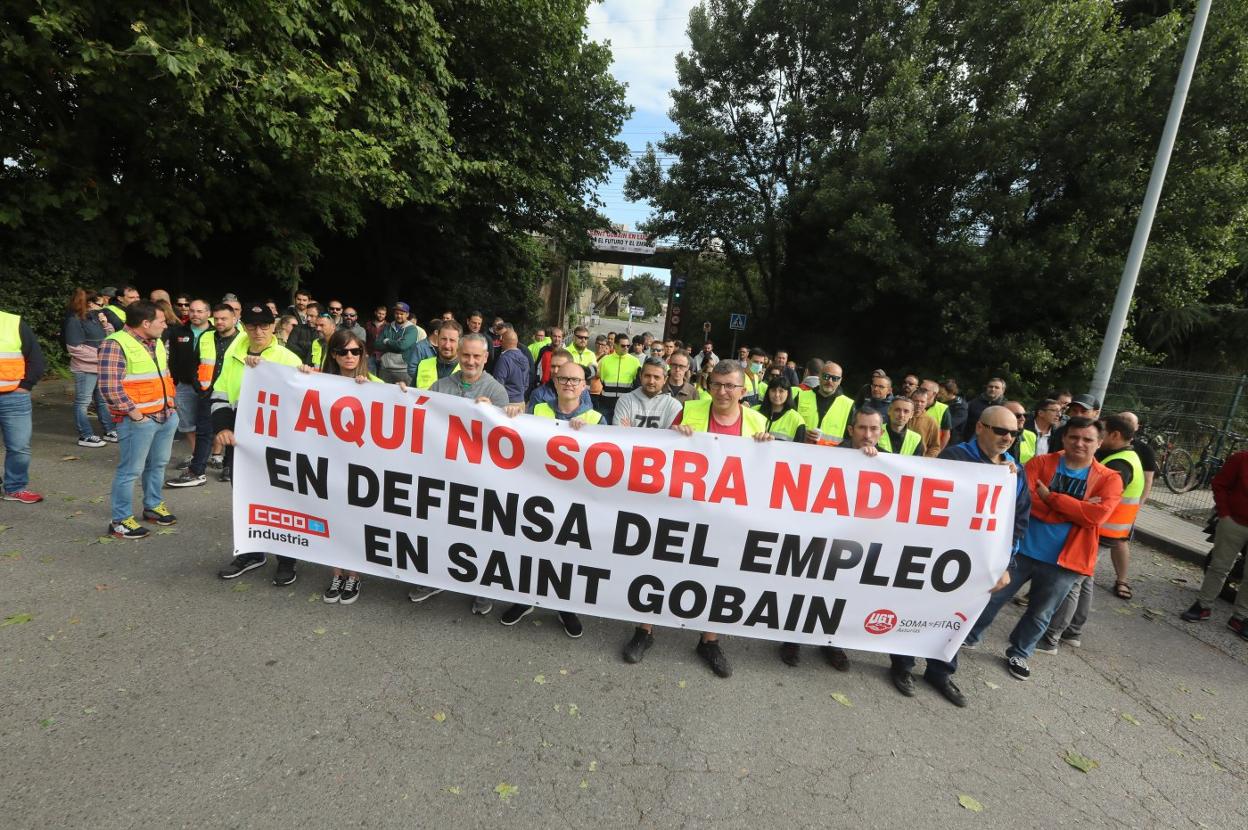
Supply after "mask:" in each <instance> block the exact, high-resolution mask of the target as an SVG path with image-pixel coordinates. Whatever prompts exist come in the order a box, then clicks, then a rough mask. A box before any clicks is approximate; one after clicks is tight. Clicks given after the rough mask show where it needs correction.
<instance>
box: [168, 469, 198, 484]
mask: <svg viewBox="0 0 1248 830" xmlns="http://www.w3.org/2000/svg"><path fill="white" fill-rule="evenodd" d="M207 481H208V476H206V475H204V474H203V473H200V474H199V475H195V474H194V473H192V472H191V471H190V470H184V471H183V472H182V475H180V476H178V477H177V478H171V479H169V480H168V481H166V482H165V486H166V487H202V486H204V484H205V483H206V482H207Z"/></svg>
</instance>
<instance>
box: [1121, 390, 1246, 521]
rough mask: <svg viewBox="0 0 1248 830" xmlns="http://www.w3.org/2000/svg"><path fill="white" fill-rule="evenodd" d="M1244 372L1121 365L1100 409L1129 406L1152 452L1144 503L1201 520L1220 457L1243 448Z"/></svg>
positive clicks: (1210, 499) (1210, 497) (1205, 514)
mask: <svg viewBox="0 0 1248 830" xmlns="http://www.w3.org/2000/svg"><path fill="white" fill-rule="evenodd" d="M1246 395H1248V375H1238V376H1236V375H1213V374H1207V373H1204V372H1182V371H1177V370H1173V369H1140V368H1133V369H1124V370H1122V371H1121V372H1119V373H1117V374H1116V375H1115V377H1114V379H1113V381H1112V382H1111V383H1110V387H1109V393H1108V395H1107V396H1106V400H1105V407H1104V409H1103V410H1102V411H1103V412H1106V413H1109V412H1121V411H1123V410H1130V411H1132V412H1134V413H1135V414H1136V415H1138V416H1139V418H1140V425H1141V431H1142V432H1143V435H1142V436H1141V437H1143V438H1144V439H1145V440H1148V441H1150V442H1151V444H1152V447H1153V450H1154V452H1156V453H1157V467H1158V472H1157V477H1156V480H1155V481H1154V483H1153V490H1152V494H1151V495H1150V497H1149V502H1150V503H1151V504H1153V505H1154V506H1157V507H1162V508H1165V509H1167V510H1169V511H1170V512H1172V513H1174V514H1176V515H1178V516H1181V517H1183V518H1186V519H1189V520H1191V521H1193V522H1195V523H1198V524H1204V522H1205V520H1206V519H1207V517H1208V515H1209V509H1210V508H1212V507H1213V494H1212V492H1211V491H1210V489H1209V483H1210V482H1211V481H1212V480H1213V476H1214V475H1215V474H1216V473H1217V472H1218V470H1219V469H1221V466H1222V462H1223V461H1224V460H1225V459H1226V458H1227V457H1228V456H1229V455H1230V454H1231V453H1232V452H1234V451H1236V450H1237V449H1243V448H1245V447H1248V435H1245V433H1248V401H1245V396H1246Z"/></svg>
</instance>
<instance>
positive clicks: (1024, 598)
mask: <svg viewBox="0 0 1248 830" xmlns="http://www.w3.org/2000/svg"><path fill="white" fill-rule="evenodd" d="M1010 601H1011V602H1013V603H1014V604H1015V605H1019V606H1022V607H1023V608H1026V607H1027V603H1029V602H1031V597H1030V596H1029V595H1028V594H1016V595H1015V596H1014V599H1012V600H1010Z"/></svg>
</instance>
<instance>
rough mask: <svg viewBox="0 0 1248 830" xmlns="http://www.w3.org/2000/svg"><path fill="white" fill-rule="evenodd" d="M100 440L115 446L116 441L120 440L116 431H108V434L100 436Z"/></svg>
mask: <svg viewBox="0 0 1248 830" xmlns="http://www.w3.org/2000/svg"><path fill="white" fill-rule="evenodd" d="M100 439H101V440H103V441H107V442H108V443H110V444H116V443H117V442H118V441H120V440H121V438H120V437H118V435H117V430H115V429H110V430H109V431H108V432H106V433H104V434H103V435H101V436H100Z"/></svg>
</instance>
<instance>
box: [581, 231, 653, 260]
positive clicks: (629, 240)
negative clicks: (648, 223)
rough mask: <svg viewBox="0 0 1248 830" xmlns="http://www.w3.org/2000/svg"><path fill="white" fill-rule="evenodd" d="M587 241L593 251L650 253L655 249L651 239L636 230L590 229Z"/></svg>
mask: <svg viewBox="0 0 1248 830" xmlns="http://www.w3.org/2000/svg"><path fill="white" fill-rule="evenodd" d="M589 241H590V245H591V247H593V249H594V250H595V251H617V252H620V253H625V254H652V253H654V252H655V251H656V250H657V248H656V247H655V244H654V240H653V239H651V238H650V237H649V236H647V235H646V234H644V233H637V232H636V231H590V232H589Z"/></svg>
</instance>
